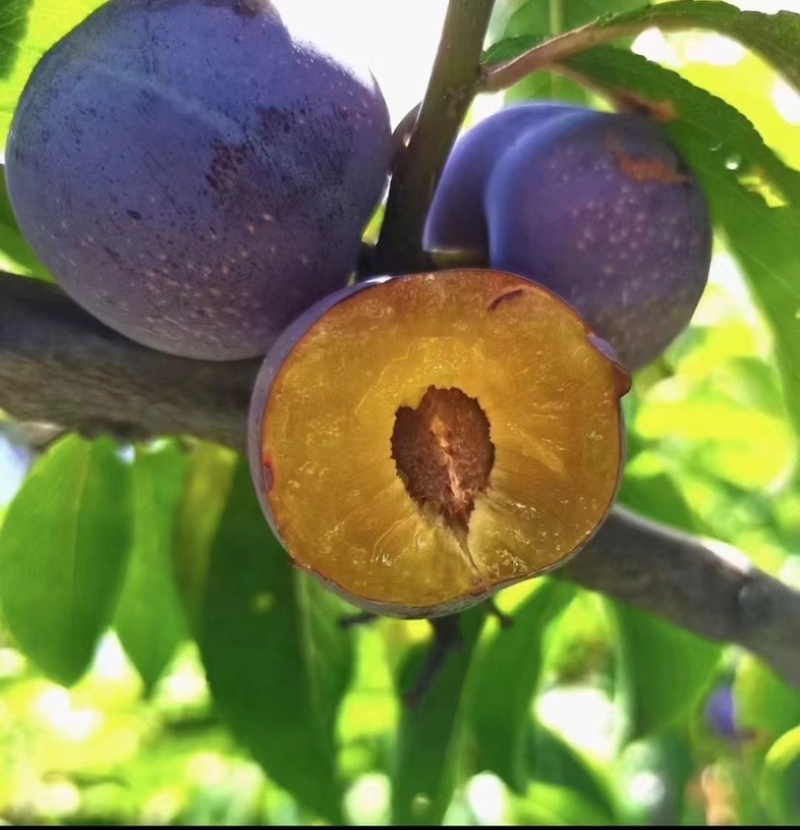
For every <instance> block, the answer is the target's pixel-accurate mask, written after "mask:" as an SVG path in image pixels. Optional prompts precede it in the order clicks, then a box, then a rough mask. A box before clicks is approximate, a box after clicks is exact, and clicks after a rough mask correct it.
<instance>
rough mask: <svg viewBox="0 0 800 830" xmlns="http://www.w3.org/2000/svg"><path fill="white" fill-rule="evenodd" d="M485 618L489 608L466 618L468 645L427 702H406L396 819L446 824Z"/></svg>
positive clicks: (405, 683)
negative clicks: (472, 677) (445, 818)
mask: <svg viewBox="0 0 800 830" xmlns="http://www.w3.org/2000/svg"><path fill="white" fill-rule="evenodd" d="M484 619H485V611H484V610H483V608H481V607H478V608H473V609H471V610H469V611H467V612H465V613H464V614H462V615H461V618H460V626H461V636H462V638H463V645H462V647H461V648H460V649H459V650H458V651H456V652H454V653H452V654H451V655H450V656H449V659H448V662H447V664H446V665H445V668H444V670H443V671H442V673H441V675H440V676H439V677H437V678H436V681H435V683H434V684H433V688H431V689H429V690H428V693H427V694H426V695H425V696H424V698H423V700H422V703H421V704H420V705H419V706H417V707H415V708H411V707H409V706H407V705H404V706H403V710H402V713H401V716H400V723H399V725H398V731H397V742H396V746H395V756H394V763H393V767H392V823H393V824H400V825H403V824H406V825H430V826H434V825H437V824H441V821H442V819H443V818H444V814H445V812H446V811H447V808H448V806H449V804H450V800H451V799H452V797H453V792H454V790H455V787H456V784H457V780H458V778H457V773H458V770H457V764H458V762H459V759H460V754H461V753H460V750H461V749H462V746H463V739H464V734H465V732H464V727H465V721H466V709H467V698H468V693H467V688H466V687H467V683H468V677H469V673H470V668H471V666H472V665H473V659H474V656H475V648H476V644H477V640H478V637H479V635H480V632H481V628H482V626H483V621H484ZM429 648H430V645H422V646H419V647H417V648H415V649H414V650H413V651H412V653H411V654H410V655H409V657H408V658H407V659H406V661H405V663H404V665H403V667H402V670H401V671H400V688H401V689H403V690H407V689H410V688H411V687H412V686H413V684H414V681H415V680H416V678H417V676H418V673H419V670H420V666H421V664H422V661H423V660H424V658H425V655H426V653H427V651H428V649H429Z"/></svg>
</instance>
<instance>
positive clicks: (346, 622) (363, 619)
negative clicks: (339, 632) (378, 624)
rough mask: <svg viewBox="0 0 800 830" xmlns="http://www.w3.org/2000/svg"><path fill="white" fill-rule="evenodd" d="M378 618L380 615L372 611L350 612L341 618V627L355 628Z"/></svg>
mask: <svg viewBox="0 0 800 830" xmlns="http://www.w3.org/2000/svg"><path fill="white" fill-rule="evenodd" d="M377 619H378V615H377V614H373V613H372V612H371V611H359V612H358V613H357V614H348V615H347V616H346V617H342V618H341V619H340V620H339V627H340V628H345V629H347V628H355V627H356V626H358V625H367V624H368V623H373V622H375V621H376V620H377Z"/></svg>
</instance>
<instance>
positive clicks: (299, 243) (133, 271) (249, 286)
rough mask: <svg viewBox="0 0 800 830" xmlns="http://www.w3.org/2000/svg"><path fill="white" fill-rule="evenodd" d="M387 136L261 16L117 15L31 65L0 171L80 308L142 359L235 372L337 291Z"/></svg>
mask: <svg viewBox="0 0 800 830" xmlns="http://www.w3.org/2000/svg"><path fill="white" fill-rule="evenodd" d="M390 139H391V129H390V121H389V114H388V110H387V107H386V103H385V101H384V99H383V96H382V94H381V92H380V90H379V88H378V86H377V84H376V83H375V81H374V78H372V76H371V75H369V73H367V72H366V71H363V70H361V69H360V68H359V67H356V66H354V65H352V64H351V62H350V61H349V60H343V59H342V57H341V56H339V55H333V54H331V53H329V52H328V51H326V49H325V48H323V47H320V46H318V45H315V44H314V43H311V42H309V41H308V40H307V39H306V38H304V37H303V31H302V30H296V29H294V28H293V29H292V30H291V31H290V30H289V29H288V28H287V27H286V26H285V25H284V23H283V22H282V21H281V18H280V16H279V14H278V12H277V10H276V9H275V8H274V6H273V4H272V3H271V2H269V0H111V2H109V3H107V4H106V5H104V6H101V7H100V8H99V9H98V10H97V11H96V12H94V13H93V14H92V15H90V16H89V17H88V18H86V20H85V21H84V22H83V23H81V24H80V25H79V26H78V27H77V28H76V29H74V30H73V31H72V32H71V33H70V34H68V35H67V36H66V37H64V38H63V39H62V40H61V41H59V43H57V44H56V45H55V46H54V47H53V48H52V49H51V50H50V51H49V52H48V53H47V54H46V55H45V56H44V57H43V58H42V60H41V61H40V62H39V63H38V64H37V66H36V68H35V69H34V72H33V73H32V75H31V77H30V79H29V80H28V83H27V85H26V87H25V89H24V91H23V94H22V97H21V99H20V102H19V105H18V107H17V110H16V112H15V116H14V119H13V122H12V127H11V132H10V135H9V140H8V146H7V153H6V173H7V178H8V189H9V194H10V199H11V203H12V207H13V210H14V213H15V215H16V217H17V220H18V221H19V224H20V227H21V229H22V232H23V234H24V236H25V237H26V238H27V240H28V242H29V243H30V244H31V245H32V247H33V248H34V250H35V251H36V253H37V254H38V256H39V257H40V259H41V260H42V261H43V263H44V264H45V266H46V267H47V268H48V269H49V270H50V271H51V272H52V273H53V275H54V276H55V278H56V281H57V282H58V283H59V284H60V285H61V287H62V288H63V289H64V290H65V291H66V292H67V293H68V294H70V296H71V297H72V298H73V299H74V300H76V301H77V302H78V303H79V304H80V305H82V306H83V307H84V308H86V309H87V310H88V311H89V312H90V313H92V314H93V315H94V316H95V317H97V318H99V319H100V320H101V321H103V322H104V323H106V324H107V325H109V326H110V327H112V328H114V329H115V330H117V331H119V332H120V333H122V334H124V335H126V336H128V337H130V338H131V339H133V340H136V341H138V342H140V343H143V344H144V345H146V346H149V347H151V348H155V349H159V350H162V351H166V352H170V353H173V354H177V355H182V356H185V357H193V358H201V359H212V360H232V359H240V358H247V357H254V356H263V355H264V354H265V353H266V351H267V350H268V348H269V346H270V345H271V344H272V342H273V341H274V339H275V337H276V336H277V335H278V334H279V332H280V331H281V330H282V329H283V328H284V327H285V326H286V325H287V324H288V323H289V322H290V321H291V320H292V319H294V318H295V317H296V316H297V315H298V314H299V313H300V312H301V311H302V310H303V309H304V308H306V307H308V306H309V305H311V304H313V302H315V301H316V300H317V299H319V298H321V297H323V296H325V295H327V294H328V293H330V292H331V291H333V290H335V289H336V288H338V287H340V286H342V285H344V284H345V283H346V281H347V278H348V276H349V275H350V273H351V271H352V270H353V268H354V266H355V264H356V260H357V257H358V252H359V248H360V244H361V232H362V230H363V227H364V225H365V223H366V221H367V220H368V218H369V216H370V215H371V213H372V211H373V210H374V208H375V206H376V204H377V202H378V201H379V199H380V197H381V194H382V192H383V189H384V187H385V184H386V177H387V171H388V165H389V157H390Z"/></svg>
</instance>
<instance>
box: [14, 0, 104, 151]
mask: <svg viewBox="0 0 800 830" xmlns="http://www.w3.org/2000/svg"><path fill="white" fill-rule="evenodd" d="M104 2H105V0H4V1H3V3H2V4H0V147H1V146H3V145H4V144H5V141H6V136H7V134H8V128H9V126H10V125H11V117H12V115H13V114H14V109H15V108H16V106H17V100H18V99H19V96H20V94H21V92H22V88H23V87H24V86H25V82H26V81H27V80H28V76H29V75H30V74H31V72H32V71H33V68H34V66H35V65H36V63H37V62H38V60H39V58H41V56H42V55H43V54H44V53H45V52H46V51H47V50H48V49H49V48H50V47H51V46H53V44H55V43H56V41H58V40H60V39H61V38H62V37H63V36H64V35H65V34H67V32H69V31H70V30H71V29H73V28H74V27H75V26H76V25H77V24H78V23H80V22H81V21H82V20H83V19H84V18H85V17H86V16H87V15H89V14H90V13H91V12H93V11H94V10H95V9H96V8H98V7H99V6H102V5H103V3H104Z"/></svg>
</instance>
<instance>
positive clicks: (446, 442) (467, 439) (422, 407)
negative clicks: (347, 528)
mask: <svg viewBox="0 0 800 830" xmlns="http://www.w3.org/2000/svg"><path fill="white" fill-rule="evenodd" d="M490 431H491V430H490V424H489V419H488V418H487V417H486V413H485V412H484V411H483V409H482V408H481V405H480V404H479V403H478V401H477V400H476V399H475V398H471V397H469V395H466V394H465V393H464V392H462V391H461V390H460V389H458V388H451V389H438V388H436V387H435V386H429V387H428V389H427V390H426V392H425V394H424V395H423V396H422V400H421V401H420V402H419V406H418V407H417V408H416V409H413V408H412V407H410V406H401V407H400V408H399V409H398V410H397V413H396V415H395V422H394V430H393V431H392V440H391V445H392V458H393V459H394V461H395V464H396V466H397V473H398V475H399V476H400V479H401V480H402V482H403V484H404V485H405V488H406V491H407V492H408V494H409V495H410V496H411V498H412V499H414V501H415V502H416V503H417V504H419V505H420V506H421V507H423V508H428V509H433V510H434V511H435V512H437V513H438V514H439V515H441V516H442V517H443V519H444V520H445V522H446V523H447V524H448V525H450V526H451V527H453V528H455V529H461V530H463V531H466V530H467V526H468V523H469V517H470V515H471V514H472V511H473V509H474V508H475V498H476V497H477V496H479V495H480V494H481V493H483V492H485V491H486V489H487V488H488V486H489V476H490V474H491V471H492V467H493V465H494V444H492V441H491V439H490Z"/></svg>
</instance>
